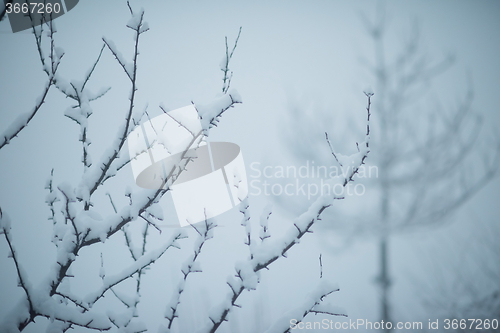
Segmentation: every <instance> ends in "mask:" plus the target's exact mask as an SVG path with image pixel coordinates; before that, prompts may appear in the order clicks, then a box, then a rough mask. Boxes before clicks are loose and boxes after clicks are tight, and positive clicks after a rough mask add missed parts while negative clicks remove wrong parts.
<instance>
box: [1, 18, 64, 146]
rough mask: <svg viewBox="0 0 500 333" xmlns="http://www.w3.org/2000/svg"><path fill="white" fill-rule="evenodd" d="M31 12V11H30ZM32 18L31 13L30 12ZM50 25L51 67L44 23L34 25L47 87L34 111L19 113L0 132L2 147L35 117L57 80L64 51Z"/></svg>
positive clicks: (37, 100) (34, 33) (36, 102)
mask: <svg viewBox="0 0 500 333" xmlns="http://www.w3.org/2000/svg"><path fill="white" fill-rule="evenodd" d="M28 12H29V11H28ZM28 15H29V16H30V18H31V14H30V13H28ZM48 25H49V38H50V60H51V67H50V68H49V67H48V66H47V64H46V59H45V57H44V55H43V51H42V33H41V31H42V29H43V25H40V26H38V27H35V26H33V35H34V36H35V41H36V44H37V49H38V52H39V55H40V61H41V63H42V67H43V71H44V72H45V73H46V74H47V79H48V80H47V82H46V83H45V87H44V88H43V90H42V94H41V95H40V96H39V97H38V98H37V99H36V101H35V106H34V108H33V110H32V111H30V112H27V113H24V114H21V115H19V116H18V117H17V118H16V119H15V120H14V121H13V122H12V123H11V124H10V125H9V126H8V127H7V129H6V130H5V131H4V132H3V133H1V134H0V149H2V148H3V147H5V146H6V145H7V144H9V143H10V141H11V140H12V139H13V138H15V137H16V136H17V135H19V133H20V132H21V131H22V130H23V129H24V128H26V126H28V124H29V123H30V121H31V120H32V119H33V118H34V117H35V115H36V114H37V113H38V111H39V110H40V108H41V107H42V105H43V104H44V103H45V99H46V97H47V95H48V93H49V91H50V88H51V87H52V86H53V85H54V83H55V82H56V73H57V69H58V68H59V64H60V63H61V59H62V57H63V56H64V51H63V50H62V49H61V48H59V47H56V46H55V44H54V33H55V32H56V31H55V28H54V26H53V23H52V21H50V22H49V23H48Z"/></svg>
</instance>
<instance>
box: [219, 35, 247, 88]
mask: <svg viewBox="0 0 500 333" xmlns="http://www.w3.org/2000/svg"><path fill="white" fill-rule="evenodd" d="M241 28H242V27H240V30H239V31H238V36H237V37H236V40H235V41H234V46H233V49H232V50H231V52H229V46H228V45H227V36H226V39H225V41H226V54H225V55H224V58H222V60H221V62H220V70H221V71H223V72H224V77H223V78H222V92H223V93H227V91H228V90H229V88H230V87H231V79H232V78H233V72H232V71H231V70H230V69H229V62H230V61H231V59H232V58H233V54H234V51H235V50H236V46H237V45H238V40H239V39H240V35H241Z"/></svg>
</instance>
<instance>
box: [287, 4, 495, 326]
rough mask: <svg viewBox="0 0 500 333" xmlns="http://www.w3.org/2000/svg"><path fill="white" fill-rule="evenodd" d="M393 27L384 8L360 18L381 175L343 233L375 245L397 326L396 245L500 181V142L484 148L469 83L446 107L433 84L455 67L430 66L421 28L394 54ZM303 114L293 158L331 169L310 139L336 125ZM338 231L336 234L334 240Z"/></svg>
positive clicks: (384, 300) (386, 313)
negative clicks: (318, 129) (322, 125)
mask: <svg viewBox="0 0 500 333" xmlns="http://www.w3.org/2000/svg"><path fill="white" fill-rule="evenodd" d="M388 21H390V20H388V19H387V17H386V15H385V11H384V9H383V6H379V11H378V13H377V16H376V18H375V20H372V19H370V18H368V17H366V16H364V15H363V16H362V22H363V24H364V25H365V28H366V31H367V33H368V35H369V37H370V39H371V41H372V44H371V45H373V53H370V54H367V53H365V54H363V56H362V61H363V64H364V65H365V66H366V67H367V68H368V71H369V72H370V74H371V76H372V82H374V84H373V91H374V92H375V93H376V96H377V99H376V101H375V102H374V114H375V115H376V116H375V117H374V122H373V124H374V125H373V126H374V128H376V134H375V135H374V136H373V143H372V145H373V147H374V150H375V153H374V155H373V158H372V159H370V164H371V165H372V166H375V167H376V168H377V170H378V172H377V174H376V175H372V178H370V179H365V180H364V181H366V184H367V185H368V186H367V190H366V193H365V194H364V196H365V198H363V199H360V200H363V201H364V202H365V207H368V206H369V207H370V208H369V209H366V210H364V211H362V212H356V214H354V211H353V210H349V211H348V212H346V213H345V215H344V219H345V220H346V221H345V224H344V227H343V228H344V230H345V232H346V233H345V234H344V236H345V239H346V240H347V241H346V242H349V241H350V240H352V239H353V238H354V237H359V236H366V235H369V236H372V237H375V238H376V239H377V242H378V251H379V269H380V272H379V273H378V277H377V284H378V289H379V295H380V303H379V304H380V319H381V320H384V322H389V321H392V320H393V319H394V318H393V315H392V311H391V297H390V289H391V285H392V280H391V273H390V272H391V270H390V259H389V258H390V253H391V247H390V245H391V242H390V240H391V238H392V237H393V236H394V235H396V234H400V233H404V232H411V231H415V230H418V229H420V228H424V227H427V226H436V225H442V224H444V223H445V222H447V221H449V219H447V217H448V216H449V215H450V214H451V213H452V212H454V211H456V209H457V208H459V207H460V206H461V205H462V204H464V203H465V202H467V200H469V199H470V198H471V197H473V196H474V194H476V193H477V192H478V191H480V190H481V189H482V188H483V187H484V186H485V185H486V184H488V183H489V182H490V181H491V180H492V179H493V178H494V176H495V175H497V173H498V162H499V160H500V140H498V137H494V138H493V139H490V140H489V141H488V142H487V143H486V144H485V143H483V142H481V135H482V134H485V131H484V126H482V118H481V115H480V114H479V113H478V112H476V111H475V110H474V108H473V100H474V92H473V87H472V83H471V80H469V81H468V86H467V88H466V92H465V93H464V94H461V95H460V97H459V98H458V99H457V102H456V105H452V106H449V107H445V106H443V105H442V102H441V101H440V99H439V97H438V96H437V94H436V93H435V92H434V91H433V89H432V82H433V80H435V79H437V78H438V77H439V76H440V75H441V74H443V73H444V72H446V71H447V70H448V69H449V68H450V67H451V66H452V64H453V62H454V58H453V57H451V56H450V57H445V58H444V59H443V60H441V61H433V60H432V59H430V58H429V56H428V55H427V53H426V52H425V51H424V48H423V46H422V43H421V40H420V36H419V29H418V26H417V25H414V27H413V29H412V33H411V35H410V36H409V38H408V40H407V42H406V44H404V45H402V46H401V47H399V49H398V51H396V52H395V51H394V49H393V45H392V44H391V45H389V42H388V38H389V36H388V35H389V33H390V31H391V30H390V29H389V26H388ZM370 91H371V89H370ZM305 111H306V110H304V109H303V108H301V107H297V106H296V105H295V106H292V107H291V108H290V113H289V120H290V125H289V126H288V128H293V129H294V131H293V132H291V131H288V132H286V133H285V138H286V140H287V142H288V143H289V144H290V147H291V149H290V151H291V152H292V154H293V155H294V157H295V158H297V159H300V160H302V161H303V160H304V159H306V160H308V161H315V162H316V165H327V163H328V161H329V159H330V158H331V156H329V155H328V154H325V153H323V154H318V151H312V150H310V149H309V147H311V146H313V145H317V144H318V143H319V142H320V141H322V140H323V139H324V138H323V137H321V136H320V135H315V136H314V135H309V132H308V130H309V129H310V128H312V127H313V126H315V124H317V123H318V117H321V119H325V118H326V117H330V120H331V123H332V124H333V123H335V121H338V119H335V118H334V116H332V115H331V111H329V110H328V111H327V110H325V111H324V112H318V111H320V110H314V111H315V112H317V113H316V115H317V117H314V116H312V117H311V112H305ZM337 123H338V122H337ZM342 124H345V123H344V122H342ZM349 125H351V126H349V127H348V126H345V125H338V126H337V127H336V130H337V132H336V133H335V134H336V135H337V136H333V137H335V138H337V137H342V136H345V135H349V134H348V133H346V132H347V131H346V128H349V130H351V129H352V128H356V127H357V125H356V124H355V123H350V124H349ZM297 132H298V133H297ZM339 133H340V134H339ZM284 204H285V205H286V204H287V203H286V202H285V203H284ZM337 213H339V214H340V212H336V214H337ZM336 220H338V215H336ZM328 226H329V227H331V226H332V224H329V225H328ZM339 227H340V226H339V225H338V224H337V225H336V227H334V228H335V229H334V232H335V233H337V231H338V228H339ZM330 235H331V234H330Z"/></svg>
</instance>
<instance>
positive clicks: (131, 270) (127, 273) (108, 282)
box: [85, 230, 186, 306]
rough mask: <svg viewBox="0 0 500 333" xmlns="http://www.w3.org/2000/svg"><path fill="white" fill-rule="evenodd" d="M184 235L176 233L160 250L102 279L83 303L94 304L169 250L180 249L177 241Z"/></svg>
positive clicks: (145, 255)
mask: <svg viewBox="0 0 500 333" xmlns="http://www.w3.org/2000/svg"><path fill="white" fill-rule="evenodd" d="M185 237H186V234H185V232H184V231H183V230H181V231H179V232H178V233H176V234H175V236H173V237H172V239H171V240H170V241H169V242H166V243H165V245H163V246H162V247H161V248H159V249H156V250H151V251H149V252H148V253H147V254H144V255H143V256H142V257H140V258H138V259H137V260H136V261H135V262H134V263H133V264H132V265H130V266H129V267H127V268H126V269H124V270H123V271H122V272H120V273H118V274H115V275H112V276H106V277H105V278H104V279H103V285H102V286H101V288H99V290H97V291H95V292H93V293H90V294H88V295H87V296H86V297H85V302H87V303H88V304H89V306H92V305H93V304H95V303H96V302H97V301H98V300H99V299H100V298H101V297H103V296H104V294H105V293H106V291H108V290H109V289H111V288H112V287H114V286H116V285H117V284H119V283H120V282H122V281H124V280H126V279H128V278H130V277H132V276H133V275H134V274H136V273H137V272H139V271H140V270H142V269H144V268H145V267H147V266H149V265H151V264H152V263H154V262H155V261H156V260H158V259H159V258H160V257H161V256H162V255H163V254H164V253H165V252H166V251H167V250H168V249H169V248H171V247H175V248H180V246H179V244H178V243H177V241H178V240H179V239H182V238H185Z"/></svg>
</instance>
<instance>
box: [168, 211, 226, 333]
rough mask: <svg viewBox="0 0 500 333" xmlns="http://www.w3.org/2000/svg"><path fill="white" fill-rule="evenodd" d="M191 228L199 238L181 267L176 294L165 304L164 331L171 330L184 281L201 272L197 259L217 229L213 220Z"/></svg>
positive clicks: (176, 314)
mask: <svg viewBox="0 0 500 333" xmlns="http://www.w3.org/2000/svg"><path fill="white" fill-rule="evenodd" d="M191 226H192V227H193V228H194V229H195V230H196V232H197V233H198V235H199V237H198V238H197V241H196V242H195V244H194V253H193V254H192V255H191V256H190V257H189V258H188V260H187V261H186V262H185V263H184V265H183V266H182V269H181V272H182V275H183V276H182V280H181V282H180V283H179V285H178V287H177V292H174V294H173V296H172V299H171V300H170V302H169V303H168V304H167V308H166V310H165V315H164V317H165V319H167V321H168V326H167V328H166V331H168V330H170V329H171V328H172V324H173V322H174V319H175V318H178V317H179V315H178V306H179V304H180V303H181V301H180V299H181V296H182V293H183V292H184V288H185V287H186V281H187V278H188V276H189V275H190V274H191V273H198V272H201V267H200V264H199V261H197V259H198V257H199V255H200V253H201V250H202V248H203V245H205V242H206V241H208V240H209V239H211V238H213V229H214V228H215V227H217V224H216V223H215V222H214V219H210V220H209V219H207V218H205V223H204V224H203V225H201V226H198V227H196V226H195V225H193V224H192V225H191Z"/></svg>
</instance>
